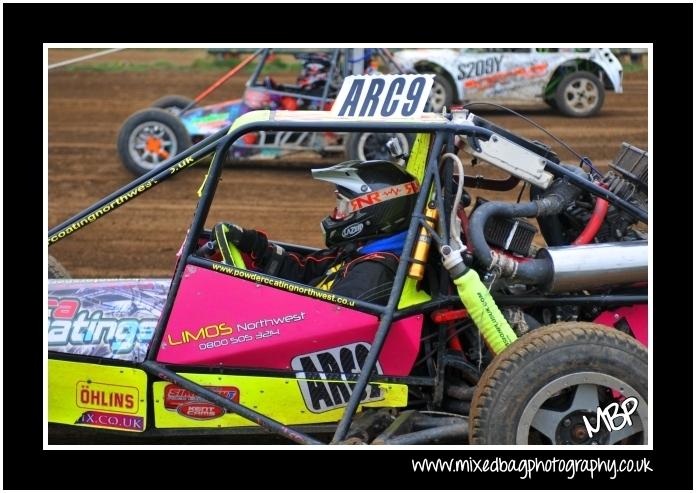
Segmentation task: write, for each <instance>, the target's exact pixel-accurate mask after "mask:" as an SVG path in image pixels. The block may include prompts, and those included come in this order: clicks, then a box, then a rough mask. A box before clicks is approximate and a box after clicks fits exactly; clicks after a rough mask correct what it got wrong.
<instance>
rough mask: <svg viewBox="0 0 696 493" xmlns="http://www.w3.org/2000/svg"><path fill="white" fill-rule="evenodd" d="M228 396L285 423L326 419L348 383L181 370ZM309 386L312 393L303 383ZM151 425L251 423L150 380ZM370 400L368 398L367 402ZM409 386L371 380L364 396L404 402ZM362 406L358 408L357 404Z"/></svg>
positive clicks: (376, 402)
mask: <svg viewBox="0 0 696 493" xmlns="http://www.w3.org/2000/svg"><path fill="white" fill-rule="evenodd" d="M181 376H183V377H185V378H189V379H191V380H193V381H194V382H196V383H199V384H201V385H204V386H206V387H208V388H209V389H210V390H212V391H213V392H217V393H219V394H221V395H223V396H225V397H227V398H228V399H231V400H234V401H235V402H239V403H241V404H242V405H244V406H247V407H250V408H252V409H254V410H255V411H258V412H260V413H262V414H265V415H267V416H270V417H271V418H273V419H275V420H277V421H280V422H281V423H283V424H286V425H299V424H311V423H330V422H334V421H338V420H339V419H340V418H341V415H342V414H343V407H345V403H346V402H347V400H348V398H347V397H346V398H345V399H344V395H347V396H349V394H346V393H345V392H344V391H343V389H341V388H340V387H344V386H345V389H346V390H349V389H348V386H347V384H346V383H344V382H341V381H326V380H295V379H289V378H276V377H252V376H238V375H199V374H182V375H181ZM308 384H310V386H313V393H314V394H315V395H314V398H313V399H312V398H311V396H307V395H306V394H305V393H303V391H302V389H301V386H302V385H304V386H307V385H308ZM153 397H154V403H155V404H154V405H155V426H156V427H157V428H218V427H223V426H224V427H237V426H255V425H256V423H252V422H251V421H248V420H247V419H245V418H242V417H241V416H238V415H236V414H230V413H226V412H225V410H224V409H222V408H220V407H218V406H216V405H213V404H211V403H209V402H207V401H205V400H203V399H201V398H200V397H198V396H195V395H194V394H192V393H191V392H189V391H187V390H185V389H182V388H180V387H178V386H176V385H174V384H171V383H168V382H155V383H154V384H153ZM365 401H368V402H365ZM407 401H408V387H407V386H406V385H397V384H371V385H368V387H367V389H366V395H365V399H364V401H363V402H365V403H364V406H368V407H403V406H405V405H406V404H407ZM361 408H362V406H360V407H359V408H358V409H361Z"/></svg>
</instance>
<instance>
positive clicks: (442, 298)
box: [48, 111, 647, 444]
mask: <svg viewBox="0 0 696 493" xmlns="http://www.w3.org/2000/svg"><path fill="white" fill-rule="evenodd" d="M499 130H501V129H498V128H497V127H493V128H492V129H491V128H485V127H484V126H480V125H477V124H474V123H471V122H469V121H465V120H462V119H458V118H453V115H452V114H447V115H445V114H443V115H439V114H433V113H426V114H423V115H422V116H421V117H419V118H391V119H378V118H357V117H356V118H341V117H335V116H333V115H331V114H329V113H328V112H314V111H254V112H250V113H247V114H245V115H243V116H242V117H240V118H239V119H237V120H236V121H235V122H234V124H233V125H231V126H230V127H228V128H225V129H223V130H220V131H218V132H217V133H215V134H214V135H212V136H210V137H208V138H206V139H204V140H203V141H201V142H199V143H198V144H196V145H194V146H192V147H191V148H189V149H188V150H186V151H184V152H182V153H180V154H178V155H177V156H174V157H173V158H171V159H170V160H168V161H167V162H165V163H163V164H162V165H160V166H158V167H157V168H155V169H153V170H152V171H150V172H148V173H147V174H145V175H143V176H141V177H139V178H137V179H135V180H133V181H132V182H131V183H129V184H128V185H126V186H124V187H122V188H120V189H119V190H117V191H115V192H114V193H112V194H110V195H108V196H107V197H105V198H103V199H102V200H100V201H98V202H96V203H95V204H93V205H92V206H90V207H88V208H87V209H85V210H83V211H82V212H80V213H78V214H76V215H75V216H73V217H71V218H70V219H68V220H67V221H65V222H63V223H61V224H60V225H58V226H55V227H53V228H51V229H50V230H49V232H48V246H51V245H53V244H55V243H57V242H58V241H60V240H62V239H64V238H65V237H67V236H69V235H71V234H72V233H74V232H75V231H77V230H79V229H81V228H82V227H84V226H87V225H89V224H91V223H92V222H94V221H96V220H97V219H99V218H100V217H102V216H104V215H106V214H108V213H109V212H111V211H113V210H114V209H117V208H118V207H120V206H122V205H123V204H125V203H127V202H129V201H130V200H132V199H133V198H135V197H138V196H140V195H141V194H143V193H145V192H146V191H147V190H149V189H151V188H152V187H154V186H156V185H159V184H160V183H162V182H164V181H166V180H167V179H169V178H171V177H172V176H173V175H175V174H177V173H180V172H183V171H185V170H187V169H189V168H190V167H191V166H192V165H193V164H194V163H196V162H197V161H198V160H200V159H202V158H204V157H206V156H208V155H210V154H213V156H214V157H213V159H212V162H211V164H210V168H209V170H208V173H207V174H206V176H205V179H204V182H203V184H202V186H201V188H200V190H199V196H200V199H199V200H198V203H197V205H196V208H195V213H194V216H193V221H192V223H191V225H190V228H189V230H188V232H187V234H186V237H185V240H184V244H183V247H182V250H181V255H180V258H179V261H178V263H177V265H176V269H175V272H174V275H173V279H172V282H171V285H170V288H169V293H168V296H167V300H166V303H165V305H164V308H163V310H162V314H161V317H160V319H159V321H158V323H157V327H156V329H155V333H154V336H153V338H152V341H151V344H150V347H149V350H148V353H147V356H146V358H145V360H144V361H143V362H142V363H136V364H135V365H136V366H138V367H140V368H142V369H143V370H144V371H146V372H147V373H149V374H150V375H152V376H154V377H157V378H160V379H163V380H166V381H169V382H171V383H174V384H176V385H179V386H180V387H183V388H184V389H187V390H189V391H191V392H193V393H194V394H196V395H198V396H200V397H202V398H204V399H206V400H208V401H210V402H211V403H213V404H216V405H218V406H220V407H222V408H223V409H225V410H226V411H228V412H233V413H236V414H238V415H240V416H242V417H244V418H246V419H248V420H250V421H252V422H253V423H256V424H258V425H260V426H262V427H263V428H265V429H267V430H268V431H271V432H273V433H277V434H279V435H281V436H284V437H286V438H288V439H290V440H292V441H294V442H297V443H303V444H321V443H322V442H320V441H318V440H317V439H315V438H313V437H312V436H310V435H307V434H305V433H302V432H300V431H298V429H297V428H291V427H289V426H286V425H284V424H282V423H280V422H278V421H275V420H273V419H272V418H270V417H268V416H266V415H263V414H261V413H258V412H256V411H254V410H253V409H251V408H249V407H246V406H244V405H242V404H239V403H236V402H233V401H232V400H228V399H226V398H224V397H222V396H221V395H219V394H217V393H215V392H212V391H211V390H209V389H207V388H205V387H204V386H203V385H200V384H198V383H196V382H194V381H192V380H190V379H188V378H185V377H183V376H181V375H179V374H178V373H177V372H176V370H177V368H176V366H175V365H170V364H163V363H160V362H158V361H157V354H158V351H159V349H160V346H161V344H162V338H163V335H164V331H165V328H166V326H167V322H168V320H169V317H170V315H171V312H172V308H173V305H174V300H175V298H176V295H177V292H178V290H179V287H180V284H181V282H182V278H183V276H184V271H185V268H186V266H187V265H194V266H199V267H202V268H208V269H210V268H211V267H212V266H213V265H218V266H221V265H222V264H220V263H219V262H214V261H212V260H208V259H204V258H202V257H199V256H196V250H197V248H198V242H199V239H200V238H201V237H204V236H205V235H206V234H207V233H206V232H205V230H204V225H205V221H206V218H207V216H208V212H209V210H210V207H211V204H212V201H213V198H214V196H215V192H216V190H217V185H218V182H219V180H220V177H221V175H222V172H223V163H224V161H225V159H224V156H225V155H226V153H227V151H228V150H229V148H230V146H231V145H232V144H233V143H234V142H235V141H236V140H238V139H239V138H241V137H243V136H244V135H245V134H247V133H250V132H258V131H308V132H309V131H330V132H364V131H370V132H377V133H379V132H384V133H390V132H408V133H417V134H429V135H430V140H429V142H430V145H429V148H428V151H427V155H424V162H423V165H424V174H423V180H422V182H421V184H420V191H419V194H418V198H417V202H416V206H415V209H414V210H415V211H416V212H415V213H414V214H413V216H412V217H411V220H410V223H409V228H408V230H407V235H406V241H405V244H404V248H403V251H402V254H401V257H400V260H399V264H398V269H397V272H396V276H395V279H394V284H393V287H392V290H391V294H390V296H389V300H388V302H387V304H386V306H380V305H375V304H371V303H366V302H362V301H359V300H351V301H354V305H353V304H352V305H351V307H353V308H355V309H356V310H359V311H363V312H366V313H371V314H375V315H377V316H378V318H379V326H378V328H377V332H376V335H375V337H374V340H373V341H372V345H371V349H370V350H369V353H368V355H367V358H366V360H365V362H364V365H363V368H362V371H361V372H360V373H359V374H357V380H356V381H355V387H354V389H353V392H352V393H351V397H350V400H349V402H348V404H347V406H346V408H345V411H344V413H343V416H342V418H341V420H340V422H339V424H338V426H337V427H336V429H335V432H334V436H333V439H332V440H331V442H330V443H332V444H335V443H339V442H341V441H342V440H344V439H345V438H346V435H347V433H348V431H349V426H350V425H351V423H352V421H353V417H354V414H355V412H356V410H357V407H358V405H359V403H360V398H361V395H362V393H363V391H364V390H365V388H366V386H367V385H368V382H369V381H374V382H380V381H393V379H392V380H389V379H385V380H380V379H381V378H383V377H381V376H380V375H376V374H374V373H373V371H374V370H375V367H376V363H377V358H378V356H379V354H380V351H381V349H382V347H383V344H384V342H385V340H386V337H387V335H388V333H389V330H390V327H391V324H392V322H395V321H397V320H400V319H403V318H405V317H408V316H411V315H414V314H418V313H428V312H430V311H433V310H435V309H438V308H443V307H461V301H460V299H459V297H458V296H457V295H450V294H447V293H444V292H438V293H431V299H430V300H429V301H424V302H415V304H411V305H410V306H403V307H401V308H400V307H399V301H400V299H401V296H402V292H403V291H404V287H405V284H406V281H407V270H408V267H409V265H410V263H411V261H412V260H413V259H412V258H411V252H412V251H413V247H414V244H415V242H416V241H417V235H418V231H419V230H420V228H421V227H426V228H428V229H429V231H430V232H431V234H433V238H434V240H435V241H436V242H437V243H441V241H442V240H441V239H440V237H439V236H438V234H437V233H435V231H434V230H433V228H432V227H431V226H430V224H429V223H428V221H427V220H426V216H425V214H424V213H423V212H422V211H424V209H425V206H426V203H427V202H428V201H429V200H430V199H431V198H433V197H434V203H435V205H436V207H437V209H438V212H439V214H438V220H437V225H438V228H437V230H438V231H440V234H441V237H442V238H448V237H449V232H448V228H449V216H450V211H449V209H448V205H450V204H451V203H452V200H453V197H452V196H451V195H452V193H451V191H450V187H444V191H443V187H442V184H443V180H444V178H443V177H451V176H452V175H453V173H452V167H453V166H452V165H453V163H452V161H451V159H450V158H448V159H445V160H444V161H443V166H442V169H441V166H440V161H441V159H440V157H441V155H442V154H443V153H446V152H456V150H455V136H459V137H460V138H464V139H467V141H468V142H469V143H470V144H471V145H472V147H474V148H476V147H477V146H478V142H479V141H480V140H482V141H487V140H489V138H491V137H493V136H494V135H495V134H496V133H497V132H498V131H499ZM518 138H519V137H518ZM528 144H529V145H530V146H534V144H532V143H528ZM533 148H534V147H532V149H533ZM539 150H540V151H541V150H542V149H541V148H539ZM539 159H541V160H542V162H543V164H544V167H545V170H546V171H547V172H549V173H551V174H552V175H554V176H556V177H564V178H566V179H567V180H569V181H571V182H572V183H574V184H575V185H577V186H578V187H579V188H581V189H583V190H585V191H587V192H590V193H592V194H595V195H597V196H600V197H603V198H605V199H607V200H608V201H609V202H610V203H612V204H614V205H615V206H616V207H618V208H620V209H622V210H625V211H628V212H629V213H631V214H633V215H635V216H637V217H640V218H641V220H643V221H644V222H646V223H647V214H646V213H644V212H643V211H641V210H639V209H637V208H636V207H635V206H633V205H632V204H630V203H628V202H626V201H625V200H623V199H621V198H620V197H618V196H616V195H615V194H613V193H612V192H610V191H608V190H606V189H604V188H602V187H599V186H597V185H595V184H593V183H592V182H590V181H587V180H583V179H581V178H579V177H578V176H577V175H575V174H574V173H572V172H571V171H569V170H568V169H566V168H564V167H562V166H560V165H559V164H557V163H555V162H553V161H551V160H549V159H546V158H545V157H543V156H542V155H540V156H539ZM431 189H432V191H433V192H432V193H433V195H431ZM450 207H451V205H450ZM438 246H439V245H438ZM232 271H233V272H232V275H234V269H232ZM553 299H554V298H553V297H549V300H553ZM508 301H509V302H510V304H516V303H517V302H516V301H515V300H514V299H513V300H508ZM500 302H501V304H505V300H503V299H501V300H500ZM214 370H219V369H217V368H216V369H214ZM406 379H410V381H409V383H416V382H419V383H420V384H424V383H425V384H428V385H437V382H436V381H433V379H428V378H425V377H406Z"/></svg>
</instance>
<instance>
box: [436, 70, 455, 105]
mask: <svg viewBox="0 0 696 493" xmlns="http://www.w3.org/2000/svg"><path fill="white" fill-rule="evenodd" d="M453 102H454V88H453V87H452V84H451V83H450V81H449V80H448V79H447V77H445V76H444V75H441V74H435V77H434V78H433V87H432V89H430V111H432V112H433V113H440V112H441V111H442V108H445V107H447V108H449V107H451V106H452V103H453Z"/></svg>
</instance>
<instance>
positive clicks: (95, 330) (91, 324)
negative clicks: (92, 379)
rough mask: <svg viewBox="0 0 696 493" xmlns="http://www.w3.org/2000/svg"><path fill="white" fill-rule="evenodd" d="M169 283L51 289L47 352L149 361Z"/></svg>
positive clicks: (68, 284) (72, 283)
mask: <svg viewBox="0 0 696 493" xmlns="http://www.w3.org/2000/svg"><path fill="white" fill-rule="evenodd" d="M169 284H170V281H169V280H168V279H161V280H159V279H152V280H145V279H143V280H138V279H123V280H121V279H116V280H60V281H49V283H48V350H49V351H56V352H60V353H69V354H79V355H83V356H98V357H102V358H113V359H119V360H125V361H132V362H141V361H143V360H144V359H145V355H146V354H147V349H148V347H149V345H150V341H151V340H152V336H153V334H154V331H155V326H156V325H157V320H159V317H160V315H161V313H162V307H163V306H164V302H165V300H166V298H167V292H168V291H169Z"/></svg>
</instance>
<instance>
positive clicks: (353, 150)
mask: <svg viewBox="0 0 696 493" xmlns="http://www.w3.org/2000/svg"><path fill="white" fill-rule="evenodd" d="M393 137H396V138H397V139H398V140H399V144H401V149H402V150H403V152H405V153H409V152H410V150H411V144H412V143H413V139H414V137H413V135H411V134H403V133H374V132H362V133H352V134H350V136H349V137H348V139H347V142H346V156H347V157H348V159H351V160H352V159H358V160H360V161H373V160H384V161H391V160H393V159H394V158H393V157H392V155H391V154H390V153H389V150H388V149H387V142H389V139H391V138H393Z"/></svg>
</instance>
